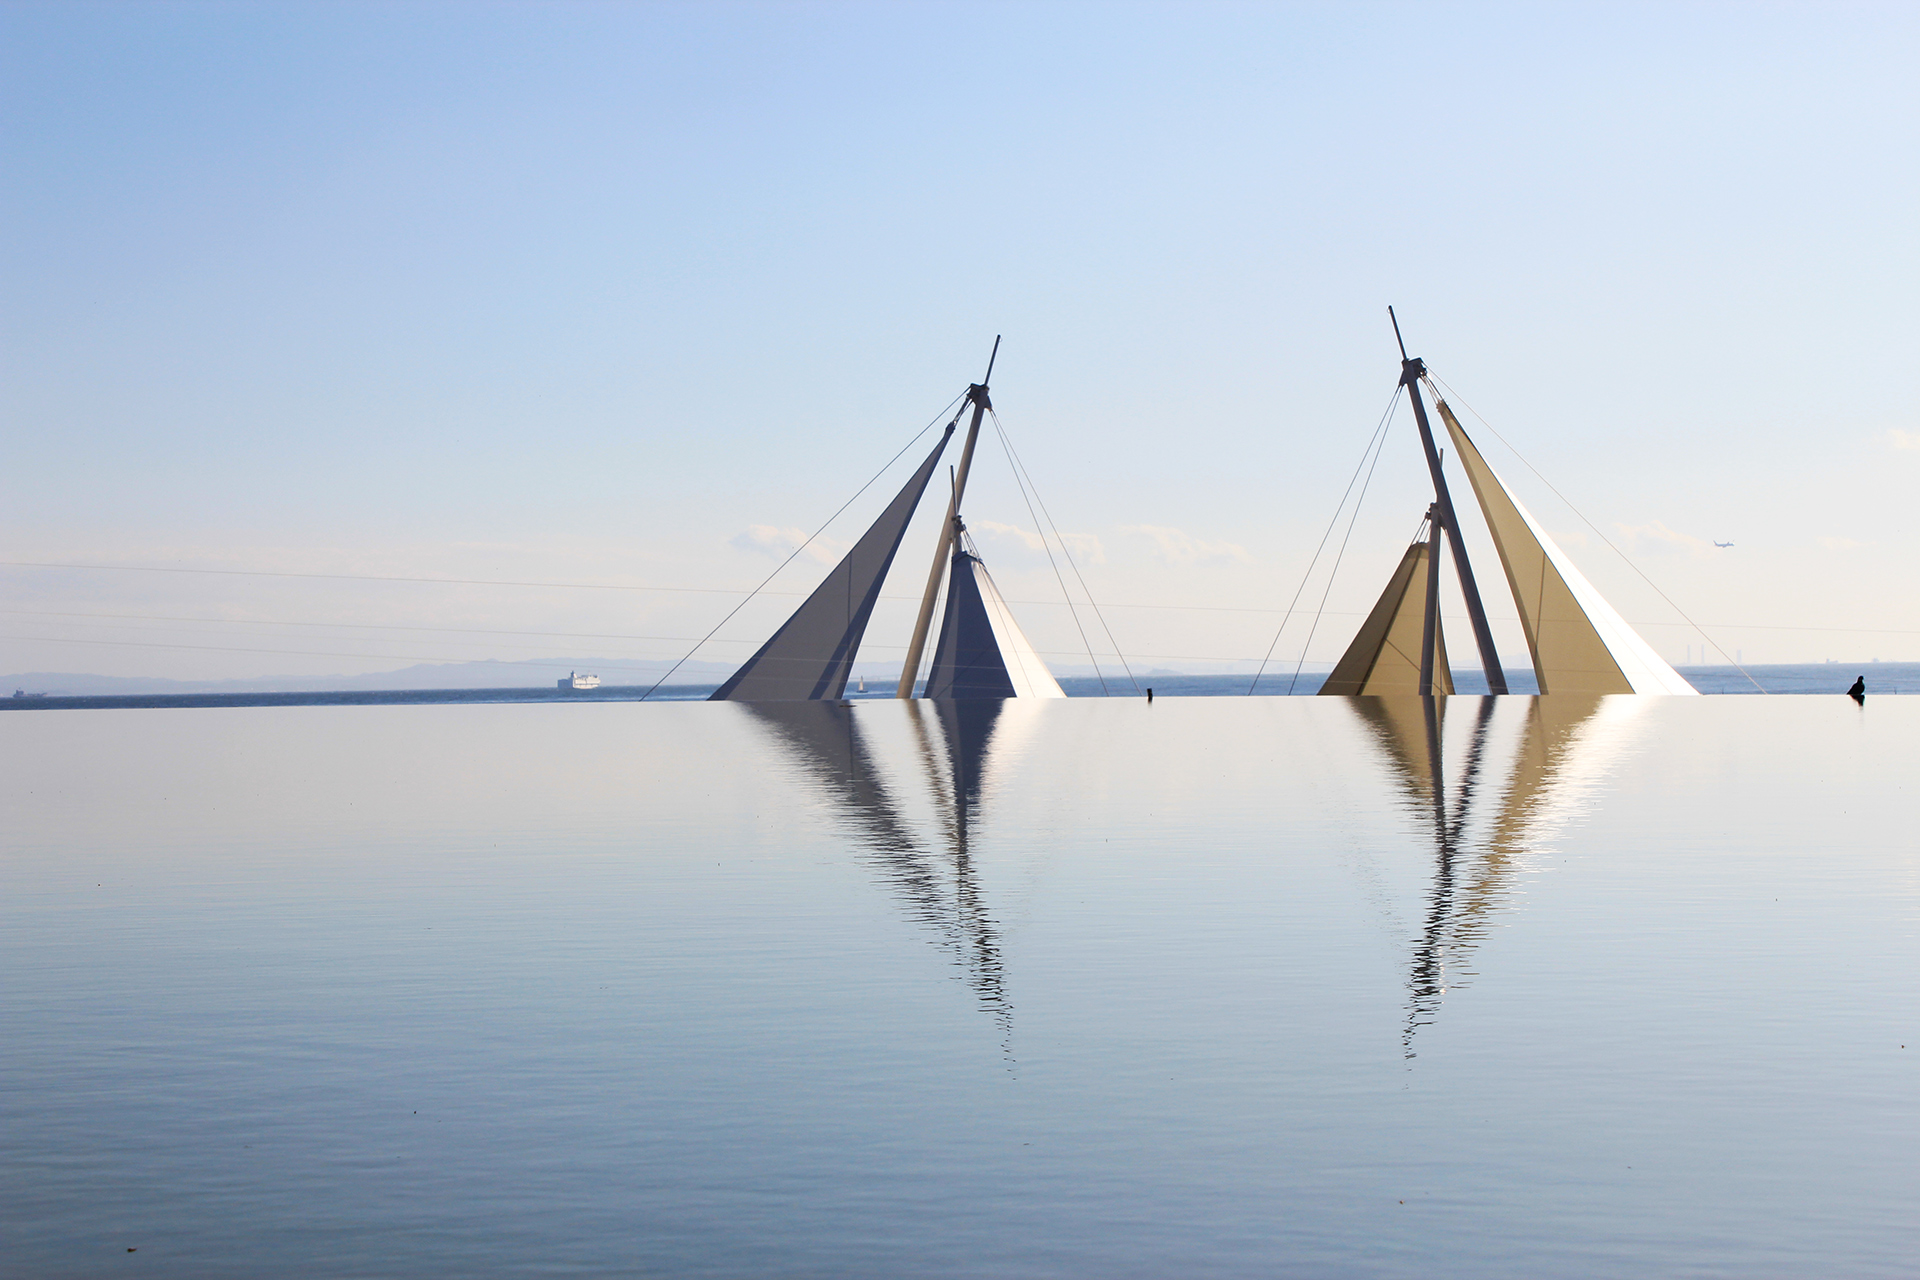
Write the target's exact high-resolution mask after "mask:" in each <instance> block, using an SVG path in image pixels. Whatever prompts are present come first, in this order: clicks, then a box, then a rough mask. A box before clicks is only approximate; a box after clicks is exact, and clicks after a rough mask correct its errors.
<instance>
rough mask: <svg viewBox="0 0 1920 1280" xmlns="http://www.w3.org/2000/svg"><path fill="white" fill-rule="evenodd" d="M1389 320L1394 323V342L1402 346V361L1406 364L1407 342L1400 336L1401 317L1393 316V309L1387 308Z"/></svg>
mask: <svg viewBox="0 0 1920 1280" xmlns="http://www.w3.org/2000/svg"><path fill="white" fill-rule="evenodd" d="M1387 319H1389V320H1391V321H1393V340H1394V341H1395V342H1397V343H1399V344H1400V361H1401V363H1402V364H1404V363H1406V359H1407V340H1406V339H1405V338H1403V337H1401V336H1400V317H1399V316H1396V315H1395V314H1393V308H1392V307H1388V308H1387Z"/></svg>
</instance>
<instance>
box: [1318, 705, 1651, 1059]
mask: <svg viewBox="0 0 1920 1280" xmlns="http://www.w3.org/2000/svg"><path fill="white" fill-rule="evenodd" d="M1347 701H1348V703H1349V705H1350V706H1352V708H1353V710H1354V712H1355V714H1356V715H1358V716H1359V718H1360V720H1361V722H1362V723H1363V724H1364V725H1365V726H1366V728H1367V730H1368V734H1369V737H1370V739H1371V740H1372V742H1373V743H1374V745H1375V746H1376V747H1377V748H1378V749H1379V751H1380V753H1381V755H1382V756H1383V757H1384V758H1385V759H1386V762H1387V765H1388V768H1389V771H1390V772H1391V773H1392V774H1393V775H1394V777H1395V778H1396V779H1397V781H1398V783H1399V785H1400V788H1401V792H1402V795H1403V803H1404V804H1405V806H1406V808H1407V809H1408V810H1409V812H1410V814H1412V815H1413V816H1414V817H1415V819H1416V821H1417V822H1418V823H1420V824H1421V825H1424V826H1426V827H1427V828H1428V829H1429V831H1430V834H1431V839H1432V842H1433V849H1434V871H1433V883H1432V886H1431V888H1430V889H1429V890H1428V891H1427V894H1426V901H1425V904H1424V908H1425V909H1424V913H1423V918H1422V925H1421V930H1420V934H1419V936H1418V937H1416V938H1415V939H1413V955H1412V958H1411V961H1410V963H1409V975H1408V979H1407V989H1408V1001H1407V1023H1406V1027H1405V1029H1404V1031H1403V1032H1402V1033H1401V1041H1402V1044H1403V1047H1404V1050H1405V1053H1406V1056H1407V1057H1409V1058H1411V1057H1414V1056H1415V1055H1414V1050H1413V1039H1414V1036H1415V1034H1416V1033H1417V1032H1418V1031H1419V1029H1420V1028H1421V1027H1423V1026H1427V1025H1430V1024H1432V1023H1433V1021H1434V1020H1435V1018H1436V1016H1437V1014H1438V1012H1439V1009H1440V1006H1441V1004H1442V1003H1443V1001H1444V999H1445V996H1446V992H1447V988H1448V986H1449V985H1452V986H1462V985H1465V984H1464V982H1463V981H1462V979H1463V978H1464V977H1466V976H1468V975H1470V973H1471V970H1469V969H1467V968H1466V964H1467V962H1468V958H1469V957H1470V956H1471V955H1472V954H1473V952H1474V951H1475V950H1476V949H1477V948H1478V947H1479V946H1480V944H1481V942H1482V941H1483V940H1484V939H1485V936H1486V933H1487V930H1488V928H1489V927H1490V925H1491V923H1492V918H1493V917H1494V915H1495V914H1496V913H1497V912H1498V911H1500V910H1501V909H1502V908H1503V907H1504V906H1506V905H1507V904H1508V903H1509V901H1510V899H1511V898H1512V896H1513V892H1514V887H1513V884H1512V881H1513V879H1514V876H1515V874H1516V873H1517V872H1519V871H1521V870H1523V869H1526V864H1527V863H1528V860H1529V859H1530V857H1531V856H1532V855H1534V854H1536V853H1538V852H1540V851H1541V850H1542V849H1543V848H1544V847H1545V845H1546V842H1547V841H1548V840H1549V839H1550V838H1551V836H1552V833H1553V832H1554V831H1555V830H1557V829H1558V828H1559V827H1560V826H1562V825H1563V824H1564V823H1565V822H1566V820H1567V819H1568V818H1570V817H1571V816H1573V815H1574V814H1575V813H1577V812H1578V810H1579V808H1580V807H1581V800H1582V797H1583V796H1584V795H1585V794H1586V793H1587V792H1588V791H1589V790H1590V789H1591V787H1592V785H1593V783H1595V782H1596V781H1597V780H1598V779H1599V778H1601V777H1603V776H1604V775H1605V774H1606V773H1607V772H1608V771H1609V770H1610V769H1611V768H1612V767H1613V765H1614V763H1615V762H1616V761H1617V760H1618V759H1619V758H1620V756H1621V754H1622V753H1623V751H1625V750H1626V749H1627V748H1628V746H1629V745H1630V739H1631V730H1632V726H1633V724H1634V722H1635V720H1636V719H1637V718H1638V715H1639V713H1640V711H1641V710H1642V709H1643V706H1644V704H1643V702H1642V700H1640V699H1638V698H1635V697H1634V696H1632V695H1621V696H1614V697H1604V696H1598V695H1584V694H1553V695H1546V696H1534V697H1528V698H1524V699H1523V698H1515V697H1508V698H1504V699H1496V698H1493V697H1491V696H1485V697H1478V698H1471V699H1469V698H1464V697H1452V698H1448V697H1438V698H1418V697H1399V698H1377V697H1353V698H1349V699H1347ZM1469 702H1471V704H1472V707H1471V709H1470V710H1468V709H1467V708H1466V707H1465V706H1456V707H1455V708H1454V710H1453V714H1452V717H1451V718H1452V720H1453V721H1454V723H1455V725H1459V724H1460V722H1461V721H1462V720H1466V721H1468V722H1469V723H1468V724H1467V726H1466V727H1465V728H1464V729H1459V730H1456V731H1455V733H1454V734H1453V735H1451V736H1450V735H1449V734H1448V732H1447V721H1448V719H1449V715H1448V710H1449V705H1450V704H1466V703H1469ZM1503 705H1504V707H1505V708H1506V709H1507V710H1506V713H1504V714H1503V713H1502V707H1503ZM1516 706H1523V707H1524V711H1523V713H1522V718H1521V723H1520V725H1519V727H1518V730H1517V733H1516V734H1508V735H1502V734H1501V732H1500V728H1501V726H1500V724H1498V723H1496V719H1497V718H1498V719H1501V720H1507V719H1511V711H1512V709H1514V708H1515V707H1516ZM1463 712H1464V714H1463ZM1503 737H1505V738H1506V739H1507V740H1508V744H1503V742H1502V739H1503ZM1509 744H1510V745H1509ZM1450 753H1451V754H1450ZM1455 755H1458V756H1460V757H1461V759H1460V761H1459V763H1458V765H1457V766H1456V765H1455V764H1454V763H1453V757H1454V756H1455ZM1503 762H1504V764H1505V768H1504V769H1501V768H1500V767H1499V766H1500V764H1501V763H1503ZM1502 780H1504V781H1505V784H1506V785H1505V788H1504V791H1497V795H1498V798H1497V800H1489V799H1488V798H1487V796H1488V793H1489V792H1490V791H1495V790H1496V789H1497V788H1499V786H1500V783H1501V781H1502ZM1490 805H1491V806H1493V807H1492V809H1491V811H1490V812H1491V817H1490V818H1489V819H1488V820H1485V821H1481V822H1476V821H1475V819H1476V818H1477V817H1481V816H1483V814H1484V813H1486V812H1487V811H1488V808H1489V806H1490Z"/></svg>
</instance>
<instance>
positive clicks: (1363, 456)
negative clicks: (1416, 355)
mask: <svg viewBox="0 0 1920 1280" xmlns="http://www.w3.org/2000/svg"><path fill="white" fill-rule="evenodd" d="M1405 389H1406V388H1405V387H1404V386H1402V385H1400V384H1398V383H1396V384H1394V388H1393V397H1392V398H1391V399H1390V400H1388V401H1387V408H1386V412H1384V413H1382V414H1381V415H1380V421H1379V422H1377V423H1375V424H1374V427H1373V434H1372V435H1371V436H1368V437H1367V447H1366V448H1364V449H1362V450H1361V451H1360V462H1359V464H1358V465H1357V466H1355V467H1354V469H1353V475H1352V476H1350V477H1349V478H1348V480H1347V487H1346V489H1345V491H1344V492H1342V493H1341V495H1340V502H1339V504H1338V505H1337V506H1335V507H1334V509H1333V516H1332V518H1331V519H1329V520H1328V521H1327V529H1326V532H1325V533H1322V534H1321V535H1320V545H1319V546H1317V547H1315V548H1314V549H1313V559H1311V560H1309V561H1308V562H1307V571H1306V572H1305V573H1303V574H1301V575H1300V585H1299V586H1297V587H1295V588H1294V589H1293V599H1291V600H1289V601H1287V609H1286V612H1285V613H1284V614H1283V615H1282V616H1281V618H1280V626H1279V627H1278V628H1277V629H1276V630H1275V631H1274V633H1273V641H1272V642H1271V643H1270V644H1268V645H1267V652H1266V656H1265V657H1263V658H1261V659H1260V666H1259V669H1258V670H1256V671H1255V672H1254V673H1253V680H1252V682H1251V683H1249V684H1248V685H1247V692H1246V696H1247V697H1252V696H1253V691H1254V690H1255V689H1256V688H1258V687H1259V684H1260V677H1261V676H1263V675H1265V674H1266V671H1267V664H1268V663H1269V662H1271V661H1272V660H1273V651H1274V650H1275V649H1276V648H1278V647H1279V645H1280V636H1281V635H1282V633H1284V632H1285V631H1286V629H1287V623H1288V622H1290V621H1292V619H1293V608H1294V606H1295V605H1297V604H1299V603H1300V593H1301V592H1303V591H1305V590H1306V589H1307V583H1308V582H1309V581H1311V580H1312V578H1313V569H1314V566H1315V565H1317V564H1319V563H1320V553H1321V552H1323V551H1325V550H1326V549H1327V539H1328V538H1330V537H1332V536H1333V527H1334V526H1335V525H1336V524H1338V523H1339V522H1340V513H1341V512H1342V511H1344V510H1345V509H1346V506H1347V495H1348V494H1351V493H1352V492H1353V486H1354V483H1355V482H1356V481H1358V480H1359V479H1360V470H1361V468H1362V467H1365V466H1366V465H1367V455H1368V454H1371V453H1374V449H1375V446H1376V445H1378V446H1381V447H1384V446H1385V444H1386V436H1385V433H1386V432H1387V431H1388V430H1390V429H1391V427H1392V425H1393V411H1394V409H1395V408H1396V407H1397V406H1398V405H1399V403H1400V393H1401V392H1402V391H1404V390H1405ZM1375 461H1376V462H1377V461H1378V456H1377V455H1376V457H1375ZM1368 474H1369V476H1371V474H1372V473H1371V472H1369V473H1368ZM1325 603H1326V601H1325V600H1322V601H1321V604H1322V605H1325ZM1308 638H1309V639H1311V638H1312V637H1308ZM1305 657H1306V652H1305V650H1302V651H1301V660H1302V661H1305ZM1294 675H1295V676H1296V677H1298V675H1299V671H1298V669H1297V668H1296V670H1295V672H1294ZM1288 690H1289V691H1291V690H1292V686H1291V685H1289V686H1288Z"/></svg>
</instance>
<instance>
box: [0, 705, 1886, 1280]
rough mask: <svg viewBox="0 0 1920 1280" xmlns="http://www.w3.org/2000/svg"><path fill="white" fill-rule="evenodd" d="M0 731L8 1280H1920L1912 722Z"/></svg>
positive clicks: (569, 711) (750, 723) (54, 719)
mask: <svg viewBox="0 0 1920 1280" xmlns="http://www.w3.org/2000/svg"><path fill="white" fill-rule="evenodd" d="M1430 712H1431V713H1430ZM0 735H4V742H5V750H6V756H5V758H6V760H7V762H8V768H7V770H6V772H5V776H4V783H3V784H0V785H3V786H4V795H3V801H4V810H3V816H0V825H3V827H4V832H5V835H4V864H3V868H4V885H5V892H4V896H3V897H0V922H3V924H4V928H3V929H0V965H3V966H4V969H0V979H3V980H0V1043H3V1044H4V1046H5V1049H4V1055H0V1272H4V1273H5V1274H8V1275H21V1276H107V1275H113V1276H120V1275H127V1276H133V1275H153V1276H211V1277H219V1276H258V1275H269V1274H272V1275H285V1274H295V1275H327V1276H448V1275H461V1276H523V1275H596V1276H598V1275H640V1276H648V1275H659V1276H749V1275H770V1276H823V1277H824V1276H1103V1277H1104V1276H1169V1275H1182V1276H1272V1275H1289V1276H1290V1275H1300V1276H1407V1277H1414V1276H1433V1275H1476V1276H1540V1275H1548V1274H1560V1275H1583V1276H1648V1275H1659V1276H1718V1275H1726V1276H1736V1275H1737V1276H1807V1275H1815V1274H1819V1275H1846V1276H1906V1275H1911V1274H1913V1273H1914V1272H1915V1271H1916V1270H1917V1269H1920V1227H1917V1226H1916V1223H1920V999H1917V997H1920V849H1917V848H1916V844H1917V842H1916V837H1915V826H1914V820H1915V817H1916V813H1915V808H1916V806H1915V801H1916V791H1915V781H1914V779H1915V777H1916V776H1917V774H1920V771H1917V770H1916V763H1917V761H1916V756H1917V755H1920V701H1915V700H1910V699H1887V698H1878V699H1876V698H1869V699H1868V701H1867V704H1866V706H1865V707H1864V708H1862V707H1856V706H1855V705H1854V704H1853V703H1852V702H1851V701H1849V700H1847V699H1845V698H1842V697H1837V696H1836V697H1825V698H1816V697H1809V698H1759V697H1754V698H1710V699H1652V698H1646V699H1633V698H1615V699H1604V700H1582V699H1568V698H1565V697H1553V698H1544V699H1536V698H1526V697H1510V698H1502V699H1481V698H1472V697H1457V698H1454V699H1451V700H1447V701H1445V702H1444V704H1436V705H1435V706H1434V707H1432V708H1431V709H1430V708H1429V707H1427V706H1424V705H1423V704H1422V703H1420V702H1419V701H1418V700H1411V699H1410V700H1404V701H1401V700H1382V699H1354V700H1347V699H1332V698H1257V699H1161V700H1159V701H1157V702H1155V703H1153V704H1151V705H1149V704H1146V703H1145V702H1143V701H1139V700H1134V699H1126V700H1113V701H1103V700H1074V701H1068V702H1052V703H1031V702H1029V703H1017V702H1010V703H1007V704H1004V706H1003V705H1001V704H997V703H978V704H971V705H968V704H945V705H943V706H935V705H934V704H930V703H914V704H903V703H898V702H893V701H874V702H863V703H859V704H857V705H854V706H851V707H842V706H837V705H822V704H811V705H805V706H795V707H786V708H760V709H753V708H747V707H743V706H737V705H730V704H704V703H690V704H663V705H640V704H633V703H579V704H572V705H568V704H558V705H552V704H548V705H541V704H530V705H464V706H463V705H445V706H392V707H376V706H334V707H264V708H243V709H221V710H138V711H112V710H101V711H93V712H89V713H85V714H82V713H77V712H69V713H60V712H54V711H49V712H46V713H43V714H39V715H21V716H7V717H0ZM1903 1046H1905V1047H1904V1048H1903ZM129 1249H137V1250H138V1252H137V1253H129V1252H128V1250H129Z"/></svg>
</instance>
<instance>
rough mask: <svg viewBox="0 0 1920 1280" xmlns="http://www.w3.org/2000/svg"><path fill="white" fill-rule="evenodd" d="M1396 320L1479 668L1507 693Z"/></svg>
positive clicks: (1420, 368)
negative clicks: (1451, 547)
mask: <svg viewBox="0 0 1920 1280" xmlns="http://www.w3.org/2000/svg"><path fill="white" fill-rule="evenodd" d="M1387 315H1388V316H1389V317H1392V319H1393V336H1394V339H1395V341H1398V342H1399V343H1400V385H1401V386H1403V387H1405V388H1406V389H1407V398H1408V399H1409V400H1411V401H1413V420H1414V422H1416V423H1418V424H1419V427H1420V447H1421V448H1422V449H1423V450H1425V451H1426V455H1427V471H1428V472H1429V473H1430V474H1431V475H1432V476H1433V496H1434V504H1433V505H1434V509H1435V511H1436V512H1437V513H1438V514H1439V517H1440V520H1441V522H1442V523H1443V524H1444V525H1445V526H1446V530H1447V541H1449V542H1450V543H1452V544H1453V564H1454V568H1456V569H1458V570H1459V572H1460V594H1461V595H1462V596H1464V597H1465V598H1466V603H1467V618H1468V620H1469V621H1470V622H1472V623H1473V642H1474V643H1475V644H1476V645H1478V646H1479V648H1480V665H1481V666H1482V667H1484V668H1486V672H1487V691H1488V692H1489V693H1505V692H1506V691H1507V675H1506V672H1504V671H1502V670H1501V669H1500V655H1499V653H1498V652H1496V651H1495V650H1494V647H1493V629H1492V628H1491V627H1489V626H1488V625H1487V611H1486V608H1485V606H1483V605H1482V604H1481V603H1480V588H1479V587H1478V586H1477V585H1476V584H1475V583H1474V580H1473V565H1472V564H1470V563H1468V561H1467V549H1466V546H1465V544H1464V543H1462V542H1461V540H1460V521H1459V520H1458V519H1456V518H1455V517H1454V514H1453V498H1452V496H1451V495H1450V494H1449V493H1448V492H1447V477H1446V474H1445V473H1444V472H1442V471H1441V469H1440V451H1439V450H1438V449H1437V448H1435V447H1434V444H1433V428H1432V427H1431V426H1429V425H1427V406H1426V404H1425V402H1423V401H1422V400H1421V399H1420V379H1422V378H1424V377H1425V376H1426V373H1427V366H1426V364H1425V363H1424V362H1422V361H1420V360H1417V359H1412V358H1409V357H1408V355H1407V344H1406V341H1405V340H1404V339H1402V338H1401V337H1400V319H1399V317H1398V316H1395V315H1394V314H1393V308H1392V307H1388V308H1387Z"/></svg>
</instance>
